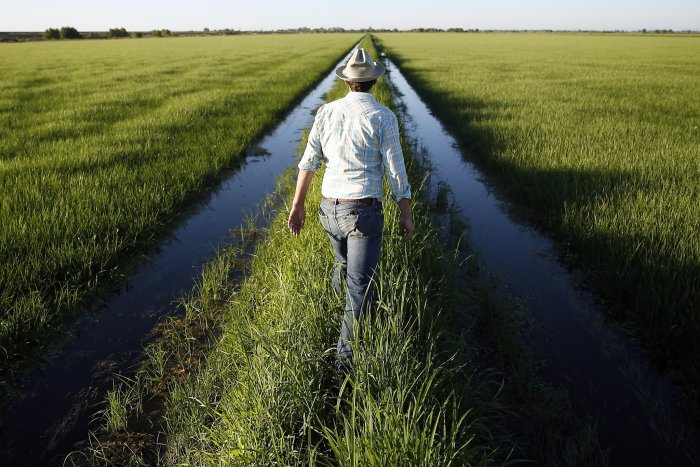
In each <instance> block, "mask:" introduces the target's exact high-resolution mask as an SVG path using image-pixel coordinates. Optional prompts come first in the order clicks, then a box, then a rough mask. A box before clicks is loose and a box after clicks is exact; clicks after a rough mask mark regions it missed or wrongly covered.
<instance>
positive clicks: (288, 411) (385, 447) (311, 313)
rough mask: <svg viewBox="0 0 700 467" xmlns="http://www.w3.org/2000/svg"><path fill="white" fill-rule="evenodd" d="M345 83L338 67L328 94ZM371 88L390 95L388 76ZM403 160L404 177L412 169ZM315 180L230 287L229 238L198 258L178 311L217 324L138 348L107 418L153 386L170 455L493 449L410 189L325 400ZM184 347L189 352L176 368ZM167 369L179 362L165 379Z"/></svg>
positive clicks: (428, 231)
mask: <svg viewBox="0 0 700 467" xmlns="http://www.w3.org/2000/svg"><path fill="white" fill-rule="evenodd" d="M364 46H365V47H369V46H370V44H369V43H367V42H365V45H364ZM345 92H346V90H345V89H344V86H343V85H342V82H340V81H339V82H338V83H337V85H336V87H335V88H334V91H333V92H332V93H331V95H329V96H328V100H332V99H336V98H339V97H341V96H342V95H344V93H345ZM373 94H374V95H375V96H376V97H377V99H378V100H379V101H380V102H384V103H388V102H390V101H391V97H390V94H389V87H388V84H387V82H386V80H381V81H380V82H379V83H378V84H377V86H375V88H374V89H373ZM409 172H410V174H411V175H410V176H411V178H412V183H414V186H415V187H416V188H417V187H418V185H419V183H420V178H419V176H420V172H419V170H418V168H417V167H416V166H412V167H410V168H409ZM321 179H322V174H321V173H319V174H317V176H315V178H314V181H313V183H312V186H311V188H310V190H309V195H308V198H307V200H306V211H307V217H308V220H309V222H307V223H306V227H305V228H304V230H303V231H302V233H301V235H300V236H299V237H298V238H296V237H292V236H291V234H290V233H289V232H288V229H287V213H288V209H281V210H280V211H279V214H278V215H277V216H275V218H274V220H273V221H272V224H271V226H270V227H269V230H268V232H267V235H266V236H265V239H264V240H263V241H261V242H259V244H258V246H257V248H256V253H255V255H254V256H253V258H252V261H251V263H250V265H249V267H248V269H249V270H250V273H249V275H248V276H247V277H246V279H245V281H244V282H243V284H242V285H241V286H240V289H238V290H234V291H231V290H226V284H227V283H228V282H229V280H228V279H227V278H228V277H229V276H230V271H231V270H232V269H233V268H235V251H234V252H229V253H228V254H223V255H221V256H220V257H219V258H218V259H217V260H216V261H215V262H213V263H212V265H210V267H209V268H208V269H207V270H206V271H205V274H204V275H203V278H202V280H201V282H200V285H199V287H198V290H197V291H196V294H194V295H193V296H192V297H190V298H188V300H187V301H185V302H184V306H185V309H186V316H187V319H188V320H190V321H192V322H199V323H202V322H205V323H209V324H208V325H207V324H205V325H204V327H205V328H208V327H211V323H216V322H218V323H219V325H220V326H221V329H220V331H218V334H220V337H217V338H214V339H213V345H212V347H211V349H210V350H208V351H206V353H205V354H204V355H201V354H197V352H196V351H194V350H193V347H192V345H191V344H190V343H188V341H189V342H192V339H191V338H190V337H188V336H191V332H192V331H186V332H184V333H183V332H182V331H178V330H177V329H178V328H177V326H172V327H171V328H170V334H171V335H173V334H174V335H176V336H177V337H176V338H175V339H172V338H170V339H165V340H164V341H161V342H157V343H155V344H154V345H152V346H151V347H149V348H148V349H147V351H146V355H147V360H146V362H145V364H144V366H143V367H142V369H141V370H140V372H139V374H138V375H137V378H136V380H137V381H138V384H136V385H133V386H131V387H130V388H128V389H122V390H121V391H117V392H113V393H111V394H110V395H109V396H108V398H107V402H106V407H105V410H104V412H103V419H104V425H105V429H106V430H107V432H109V433H112V434H114V435H118V434H119V433H124V432H125V431H127V430H128V428H129V417H126V416H125V415H124V414H130V418H131V419H138V416H139V414H140V413H143V410H144V409H143V408H142V407H141V406H142V405H143V402H142V401H147V400H148V399H149V397H152V396H149V394H151V395H152V394H153V393H159V391H161V390H162V389H161V388H163V387H164V388H166V393H165V396H164V400H165V402H164V406H165V408H164V411H163V413H162V415H161V417H162V421H161V423H162V426H163V434H164V435H165V438H166V439H167V440H168V441H167V443H166V444H165V445H164V446H161V447H160V448H157V447H154V448H153V449H155V450H156V451H157V452H158V453H159V454H158V456H156V457H158V458H160V459H162V461H161V462H164V463H166V464H168V465H183V464H184V465H221V464H222V463H223V464H227V465H378V464H386V465H467V464H470V465H474V464H489V463H491V462H492V461H493V460H494V459H495V458H497V457H501V458H502V457H504V456H506V455H507V453H498V452H497V451H498V448H497V446H496V443H495V442H494V441H493V440H492V439H491V435H490V434H489V432H488V429H487V426H486V425H485V424H484V420H482V417H484V415H483V413H482V412H483V410H482V409H480V408H479V407H481V406H482V405H483V404H482V402H481V401H480V399H479V398H480V397H483V396H485V395H486V393H485V392H484V390H483V388H480V386H479V383H477V381H476V379H475V378H474V375H473V374H471V372H472V371H473V370H470V369H469V367H468V366H467V365H466V360H465V358H466V357H465V355H466V354H465V352H464V342H463V341H462V340H461V337H460V336H459V335H457V334H452V333H447V332H446V329H447V328H448V323H451V322H453V320H454V319H455V318H456V316H455V314H454V313H453V312H452V311H451V310H455V309H456V307H455V306H454V303H451V302H452V301H453V300H455V299H456V298H457V294H456V293H455V290H456V287H455V285H456V283H457V282H456V281H455V280H454V279H451V278H450V277H449V274H448V273H449V267H450V266H449V265H450V264H454V261H453V260H452V259H451V258H450V251H449V250H445V249H444V248H443V246H442V245H441V243H440V241H439V240H438V237H437V231H436V230H434V229H433V228H432V227H431V226H430V220H429V216H427V215H426V214H427V213H426V209H427V207H428V205H427V204H426V202H425V200H423V199H421V195H420V191H419V190H416V193H415V194H416V197H415V198H414V200H413V202H412V204H413V209H414V213H415V218H416V222H417V232H419V234H418V235H417V236H416V237H415V238H414V239H413V240H412V242H411V245H408V244H404V243H402V242H401V239H400V236H399V234H398V231H397V229H398V209H397V208H396V206H395V205H394V203H386V205H385V216H386V219H385V232H384V235H385V240H384V246H383V254H382V260H381V265H380V271H379V273H378V275H377V276H378V277H377V278H376V286H377V296H378V297H377V310H378V312H377V313H376V314H377V316H375V317H374V318H373V319H372V322H371V323H369V322H368V323H367V325H362V326H360V328H359V329H360V331H359V332H360V334H361V336H359V337H358V344H357V345H358V346H360V347H356V361H355V368H354V379H353V381H352V383H347V386H343V388H342V390H341V394H344V395H341V397H340V398H336V397H337V392H338V386H337V383H335V384H334V383H333V378H334V374H335V370H334V367H333V365H334V359H335V341H336V339H337V334H338V330H339V329H340V327H339V326H340V322H341V319H342V313H341V312H342V310H343V309H344V295H339V294H337V293H335V292H334V291H333V290H332V288H331V287H330V277H331V270H332V267H333V261H334V260H333V256H332V251H331V248H330V247H329V248H319V245H324V246H325V245H326V244H327V242H328V240H327V237H326V233H325V232H324V231H323V228H322V227H321V225H320V223H319V222H318V221H317V220H316V219H315V218H316V217H317V216H316V209H317V207H318V205H319V202H320V198H321ZM293 186H294V180H293V178H292V176H291V174H289V173H288V176H287V177H286V178H283V180H282V181H281V188H280V190H281V191H282V192H286V193H287V196H290V195H291V194H292V192H293ZM290 199H291V198H290ZM216 297H218V300H217V299H216ZM335 310H337V312H336V311H335ZM200 327H201V326H200ZM210 332H211V331H210ZM199 333H200V334H201V331H199ZM200 340H201V339H200ZM173 341H174V342H175V344H174V345H173ZM193 357H194V358H197V359H198V364H197V365H196V367H194V368H190V367H189V366H188V363H187V362H188V361H191V359H192V358H193ZM179 368H183V369H184V370H185V371H186V372H187V373H188V374H190V376H189V377H187V378H179V377H178V376H177V373H174V372H173V369H179ZM351 386H352V387H351ZM486 397H488V396H486ZM192 401H197V402H196V403H194V404H193V403H192ZM141 423H142V424H143V422H141ZM103 439H105V434H103ZM106 439H109V437H108V436H106ZM93 456H95V458H96V459H99V460H101V461H102V462H107V463H110V462H117V463H120V462H125V460H123V459H124V456H126V460H128V461H129V462H132V463H134V465H137V464H138V463H139V462H145V463H149V459H153V458H154V454H153V452H149V450H148V449H141V450H138V449H134V448H132V447H130V446H128V445H127V446H124V445H121V443H120V444H117V445H116V449H115V445H114V444H113V443H110V442H103V443H102V444H99V445H97V446H95V448H94V452H93Z"/></svg>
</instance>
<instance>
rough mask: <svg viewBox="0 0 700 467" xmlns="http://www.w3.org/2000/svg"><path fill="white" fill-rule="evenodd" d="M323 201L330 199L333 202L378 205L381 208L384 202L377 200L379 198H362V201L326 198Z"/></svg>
mask: <svg viewBox="0 0 700 467" xmlns="http://www.w3.org/2000/svg"><path fill="white" fill-rule="evenodd" d="M323 199H329V200H331V201H338V202H341V203H360V204H369V205H373V204H377V205H379V206H381V205H382V202H381V201H379V200H377V198H360V199H348V198H326V197H325V196H324V197H323Z"/></svg>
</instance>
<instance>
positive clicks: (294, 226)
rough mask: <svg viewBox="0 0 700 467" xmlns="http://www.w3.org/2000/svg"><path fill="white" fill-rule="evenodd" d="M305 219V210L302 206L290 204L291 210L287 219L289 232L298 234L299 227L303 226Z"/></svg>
mask: <svg viewBox="0 0 700 467" xmlns="http://www.w3.org/2000/svg"><path fill="white" fill-rule="evenodd" d="M305 220H306V211H305V210H304V206H303V205H301V206H292V210H291V211H289V220H288V221H287V227H289V230H290V232H292V234H294V235H299V232H301V229H302V228H304V221H305Z"/></svg>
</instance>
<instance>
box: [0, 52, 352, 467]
mask: <svg viewBox="0 0 700 467" xmlns="http://www.w3.org/2000/svg"><path fill="white" fill-rule="evenodd" d="M348 56H349V54H348ZM348 56H346V57H344V58H343V60H341V62H339V63H338V64H337V66H340V65H341V64H343V63H345V62H346V61H347V58H348ZM333 70H335V67H334V68H333ZM335 81H336V77H335V73H334V72H331V73H329V74H328V76H326V77H325V78H324V79H323V80H322V81H321V82H320V83H319V84H318V85H317V86H316V87H315V88H314V89H313V90H312V91H311V92H310V93H309V94H307V95H306V96H305V97H304V99H303V100H302V101H301V103H299V104H298V105H297V106H296V107H295V108H294V109H293V110H292V111H291V112H290V113H289V115H288V116H287V117H286V118H285V119H284V120H283V121H282V122H281V123H280V124H279V125H278V126H277V127H275V128H274V129H273V130H272V131H271V132H270V133H269V134H268V135H267V136H265V137H264V138H263V139H262V140H261V141H259V142H257V143H256V144H255V145H254V146H252V147H251V148H250V149H249V152H248V154H247V155H246V157H245V159H244V160H243V161H242V163H241V166H240V168H239V169H238V170H236V171H235V172H233V173H232V174H231V175H230V176H229V177H228V178H227V179H226V180H224V181H223V182H222V183H221V185H220V186H219V187H218V188H217V189H216V190H214V191H213V192H212V193H211V194H210V196H209V197H208V199H207V200H206V201H205V202H202V203H201V204H200V205H198V206H197V207H196V209H194V210H193V211H192V213H191V214H190V215H189V216H188V217H187V218H186V219H184V220H183V221H182V223H181V224H180V225H179V226H177V227H176V228H175V230H174V231H173V232H172V234H171V235H169V236H168V238H167V239H166V240H164V241H163V243H162V244H161V245H160V246H159V248H158V251H157V253H156V254H155V255H153V256H152V257H150V258H149V259H148V260H146V261H144V263H143V264H142V265H141V266H140V267H139V270H138V271H137V272H136V273H135V274H134V275H133V276H131V277H129V279H128V282H127V283H126V285H125V286H124V287H123V288H122V290H120V291H119V292H118V293H117V294H115V295H114V296H112V297H110V298H108V299H106V301H105V302H104V304H103V305H102V306H101V307H100V309H99V310H95V311H94V312H92V313H88V315H89V316H86V317H85V318H84V319H83V320H82V321H81V322H80V323H79V324H78V325H77V326H76V329H75V330H74V331H73V332H74V334H75V335H74V338H73V339H72V340H71V341H70V342H69V343H68V344H67V345H65V346H64V347H63V348H61V349H60V350H59V351H58V352H57V353H56V355H55V356H52V357H51V358H49V359H48V361H47V362H45V365H43V366H42V368H40V369H37V370H34V371H33V372H32V374H31V375H30V376H29V377H28V378H27V380H26V382H25V383H23V384H22V387H21V388H20V392H22V393H23V394H24V397H23V398H22V399H21V400H19V401H15V402H14V403H13V404H12V405H11V406H10V407H8V408H5V410H4V413H3V414H2V418H1V420H2V425H1V426H0V465H2V466H14V465H17V466H33V465H36V466H46V465H61V464H62V461H63V458H64V457H65V456H66V455H67V454H68V453H69V452H71V451H72V450H73V448H74V445H75V444H76V443H77V442H80V441H84V440H86V439H88V430H89V428H90V423H91V421H92V417H93V416H94V413H95V411H97V410H98V409H99V404H101V403H102V401H103V400H104V396H105V393H106V391H107V390H109V389H112V384H113V381H114V379H113V378H114V374H115V373H124V372H126V373H128V372H129V370H130V369H131V368H132V367H133V366H134V365H135V363H136V362H137V361H138V357H139V356H140V351H141V349H142V348H143V344H144V339H146V338H147V337H148V335H149V333H150V331H151V330H152V329H153V327H154V326H155V325H156V323H157V322H158V321H159V320H160V319H161V318H163V317H164V316H172V315H173V314H174V313H176V312H177V311H176V305H175V300H177V299H178V297H181V296H182V295H183V294H184V293H186V292H188V291H190V290H191V289H192V287H193V285H194V282H193V281H194V279H195V278H196V277H198V275H199V272H200V271H201V268H202V266H203V265H204V264H205V263H207V262H208V261H210V260H211V259H213V257H214V256H215V255H216V252H217V250H218V249H219V248H221V247H222V246H224V245H226V244H228V243H230V241H231V231H232V230H234V229H236V228H237V227H238V226H245V225H246V222H247V220H248V218H249V216H250V215H251V214H253V213H255V212H256V210H257V208H258V206H259V205H260V203H261V202H262V201H264V200H265V198H266V196H267V195H268V194H269V193H272V192H274V190H275V183H276V180H277V178H278V176H279V175H281V174H282V173H283V172H284V170H285V169H287V168H288V167H291V166H293V165H295V164H296V154H297V150H298V147H299V143H300V141H301V137H302V134H303V131H304V130H305V129H306V128H307V127H309V126H310V125H311V122H312V121H313V116H314V113H315V110H316V109H317V108H318V107H319V106H320V105H321V104H323V102H324V95H325V94H326V93H327V92H329V91H330V90H331V88H332V87H333V85H334V84H335Z"/></svg>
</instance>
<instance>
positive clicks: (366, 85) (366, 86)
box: [346, 79, 377, 92]
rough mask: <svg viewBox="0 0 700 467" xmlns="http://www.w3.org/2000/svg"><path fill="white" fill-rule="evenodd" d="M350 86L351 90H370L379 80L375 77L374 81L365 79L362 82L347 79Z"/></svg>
mask: <svg viewBox="0 0 700 467" xmlns="http://www.w3.org/2000/svg"><path fill="white" fill-rule="evenodd" d="M346 83H347V84H348V86H350V90H351V91H354V92H368V91H369V90H370V89H372V86H374V85H375V84H377V80H376V79H373V80H372V81H364V82H362V83H356V82H355V81H346Z"/></svg>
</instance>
